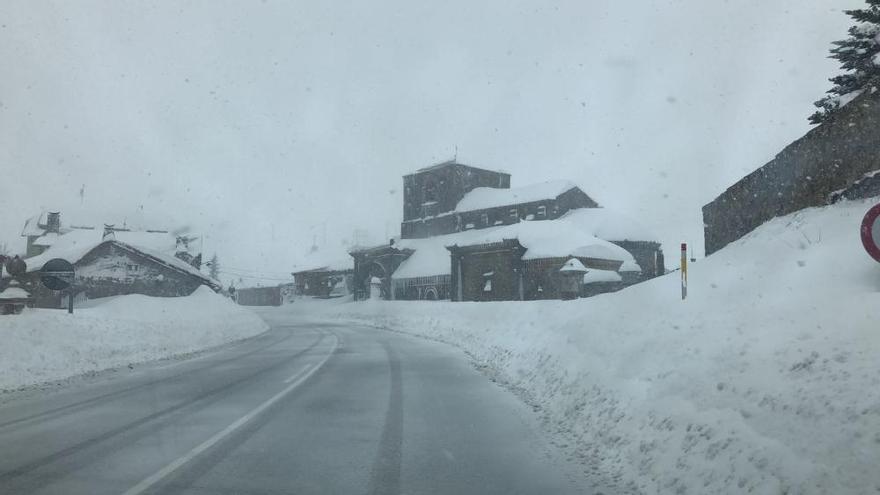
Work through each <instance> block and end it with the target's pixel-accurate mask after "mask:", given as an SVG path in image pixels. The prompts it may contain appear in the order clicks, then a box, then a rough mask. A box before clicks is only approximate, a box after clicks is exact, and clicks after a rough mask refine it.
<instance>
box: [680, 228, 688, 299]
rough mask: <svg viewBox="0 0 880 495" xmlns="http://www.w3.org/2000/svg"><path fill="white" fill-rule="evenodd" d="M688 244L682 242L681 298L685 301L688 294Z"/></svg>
mask: <svg viewBox="0 0 880 495" xmlns="http://www.w3.org/2000/svg"><path fill="white" fill-rule="evenodd" d="M687 250H688V245H687V243H686V242H682V243H681V300H682V301H684V300H685V298H686V297H687V295H688V259H687Z"/></svg>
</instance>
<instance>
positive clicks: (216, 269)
mask: <svg viewBox="0 0 880 495" xmlns="http://www.w3.org/2000/svg"><path fill="white" fill-rule="evenodd" d="M208 266H209V271H208V275H210V277H211V278H213V279H214V280H219V278H218V277H219V276H220V263H219V262H218V261H217V253H214V255H213V256H211V262H210V263H208Z"/></svg>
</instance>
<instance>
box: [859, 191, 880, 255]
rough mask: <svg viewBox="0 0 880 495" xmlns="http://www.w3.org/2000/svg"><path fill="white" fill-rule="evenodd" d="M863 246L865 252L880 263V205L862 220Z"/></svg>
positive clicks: (869, 211)
mask: <svg viewBox="0 0 880 495" xmlns="http://www.w3.org/2000/svg"><path fill="white" fill-rule="evenodd" d="M862 245H863V246H865V251H867V252H868V254H870V255H871V257H872V258H874V259H875V260H877V261H880V204H878V205H874V207H873V208H871V209H870V210H868V212H867V213H865V218H864V219H863V220H862Z"/></svg>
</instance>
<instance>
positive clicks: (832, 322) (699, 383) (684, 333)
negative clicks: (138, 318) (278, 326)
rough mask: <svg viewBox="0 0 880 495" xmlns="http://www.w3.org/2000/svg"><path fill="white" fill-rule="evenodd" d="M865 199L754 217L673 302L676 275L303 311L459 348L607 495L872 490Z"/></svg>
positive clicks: (874, 452)
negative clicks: (460, 299) (557, 293)
mask: <svg viewBox="0 0 880 495" xmlns="http://www.w3.org/2000/svg"><path fill="white" fill-rule="evenodd" d="M871 204H872V203H870V202H850V203H843V204H838V205H835V206H831V207H826V208H814V209H809V210H804V211H801V212H798V213H795V214H792V215H789V216H786V217H783V218H777V219H774V220H773V221H771V222H768V223H767V224H765V225H764V226H762V227H760V228H758V229H757V230H756V231H754V232H753V233H751V234H750V235H748V236H747V237H745V238H743V239H741V240H739V241H737V242H735V243H732V244H731V245H729V246H728V247H727V248H725V249H723V250H722V251H719V252H718V253H716V254H715V255H713V256H712V257H710V258H707V259H705V260H701V261H699V262H698V263H696V264H694V265H692V266H691V267H690V270H689V272H690V273H689V275H690V287H689V299H688V300H687V301H684V302H682V301H681V300H680V290H679V275H678V274H677V273H673V274H670V275H667V276H665V277H661V278H658V279H654V280H652V281H650V282H648V283H645V284H641V285H637V286H633V287H630V288H628V289H626V290H623V291H621V292H617V293H613V294H605V295H601V296H597V297H593V298H590V299H581V300H577V301H565V302H562V301H559V302H557V301H545V302H526V303H432V302H402V301H401V302H366V303H350V304H336V305H328V306H319V305H317V304H312V305H311V306H310V307H311V308H313V311H312V314H313V315H315V316H321V315H322V314H323V317H334V318H349V319H354V320H358V321H363V322H368V323H371V324H374V325H377V326H381V327H385V328H388V329H393V330H397V331H403V332H408V333H414V334H419V335H421V336H425V337H428V338H432V339H436V340H441V341H444V342H448V343H451V344H454V345H456V346H459V347H461V348H462V349H464V350H466V351H467V352H468V353H470V354H471V355H472V356H473V357H474V359H475V360H476V361H477V362H478V363H480V364H481V365H485V366H486V367H487V369H489V370H490V372H492V373H494V374H495V375H496V377H497V378H498V379H500V380H501V381H503V382H505V383H506V384H507V385H508V386H509V387H511V388H513V389H514V390H516V391H517V392H518V393H519V394H520V395H521V396H522V397H523V398H524V399H525V400H526V401H528V402H529V403H531V404H532V405H534V406H535V407H536V408H539V409H540V410H541V414H542V415H543V418H544V422H545V426H546V427H547V428H548V430H549V431H551V432H552V433H553V434H554V435H553V436H554V437H555V438H556V439H557V442H558V443H559V445H560V447H562V448H563V449H564V450H566V451H568V452H569V454H570V455H571V456H572V457H573V458H575V459H579V460H580V461H581V462H583V463H584V467H585V474H587V475H588V477H589V478H591V479H594V480H601V482H602V483H603V484H604V483H611V484H612V485H616V486H617V488H619V489H620V491H624V492H642V493H696V494H703V493H747V492H748V493H768V494H769V493H774V494H778V493H837V494H840V493H868V492H876V491H877V490H880V470H878V469H877V463H878V461H880V265H878V264H877V263H876V262H874V261H873V260H871V259H870V258H869V257H868V256H867V255H866V254H865V253H864V251H863V250H862V247H861V244H860V241H859V223H860V221H861V218H862V215H863V214H864V212H865V211H866V210H867V209H868V208H869V207H870V206H871ZM294 306H296V305H294ZM300 310H302V306H300V307H298V308H297V311H300Z"/></svg>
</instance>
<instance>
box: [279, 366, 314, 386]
mask: <svg viewBox="0 0 880 495" xmlns="http://www.w3.org/2000/svg"><path fill="white" fill-rule="evenodd" d="M309 366H311V365H309V364H307V365H305V366H303V368H302V369H301V370H299V371H297V372H296V373H294V374H293V376H291V377H290V378H288V379H287V380H284V383H290V382H292V381H294V380H296V379H297V378H298V377H299V375H302V374H303V373H305V372H306V370H307V369H309Z"/></svg>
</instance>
